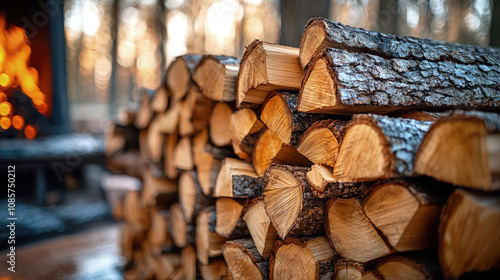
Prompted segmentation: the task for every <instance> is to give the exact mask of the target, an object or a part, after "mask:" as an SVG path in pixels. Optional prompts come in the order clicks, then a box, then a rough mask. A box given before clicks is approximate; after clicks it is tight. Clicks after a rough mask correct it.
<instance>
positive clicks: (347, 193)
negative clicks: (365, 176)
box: [311, 182, 372, 198]
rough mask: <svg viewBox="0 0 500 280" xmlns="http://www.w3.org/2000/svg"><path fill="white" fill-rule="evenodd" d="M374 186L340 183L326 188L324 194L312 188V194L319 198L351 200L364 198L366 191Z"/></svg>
mask: <svg viewBox="0 0 500 280" xmlns="http://www.w3.org/2000/svg"><path fill="white" fill-rule="evenodd" d="M371 186H372V184H371V183H370V182H362V183H338V182H332V183H328V184H326V186H325V190H324V192H319V191H318V190H315V189H314V188H311V191H312V193H314V195H316V196H317V197H319V198H332V197H340V198H351V197H360V196H363V195H364V193H365V191H366V190H368V189H369V188H370V187H371Z"/></svg>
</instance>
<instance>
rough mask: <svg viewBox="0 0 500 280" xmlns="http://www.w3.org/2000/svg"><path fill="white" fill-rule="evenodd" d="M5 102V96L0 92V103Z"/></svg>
mask: <svg viewBox="0 0 500 280" xmlns="http://www.w3.org/2000/svg"><path fill="white" fill-rule="evenodd" d="M6 100H7V95H5V93H3V92H0V103H1V102H4V101H6Z"/></svg>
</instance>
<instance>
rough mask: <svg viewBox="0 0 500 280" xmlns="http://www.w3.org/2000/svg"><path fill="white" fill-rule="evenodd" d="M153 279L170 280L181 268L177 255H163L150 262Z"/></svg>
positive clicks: (179, 257)
mask: <svg viewBox="0 0 500 280" xmlns="http://www.w3.org/2000/svg"><path fill="white" fill-rule="evenodd" d="M151 265H152V266H153V267H152V270H153V271H154V275H155V279H171V278H172V277H173V276H174V275H176V273H177V271H178V270H179V269H180V267H181V256H180V255H179V254H165V255H160V256H158V257H157V258H153V259H152V260H151Z"/></svg>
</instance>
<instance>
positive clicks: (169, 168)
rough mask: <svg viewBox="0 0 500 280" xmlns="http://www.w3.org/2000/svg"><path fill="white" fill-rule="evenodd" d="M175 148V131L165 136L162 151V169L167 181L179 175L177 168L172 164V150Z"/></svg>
mask: <svg viewBox="0 0 500 280" xmlns="http://www.w3.org/2000/svg"><path fill="white" fill-rule="evenodd" d="M176 146H177V131H174V133H172V134H169V135H166V136H165V144H164V147H163V148H164V150H165V155H164V156H163V168H164V173H165V175H166V176H167V178H169V179H172V180H173V179H175V178H177V176H178V175H179V172H178V171H177V168H176V167H175V163H174V150H175V147H176Z"/></svg>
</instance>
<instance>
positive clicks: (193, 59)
mask: <svg viewBox="0 0 500 280" xmlns="http://www.w3.org/2000/svg"><path fill="white" fill-rule="evenodd" d="M201 58H202V56H201V55H198V54H185V55H183V56H182V59H184V61H185V62H186V66H187V68H188V69H189V73H190V74H191V75H192V74H193V73H194V69H195V68H196V65H198V63H199V62H200V60H201Z"/></svg>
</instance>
